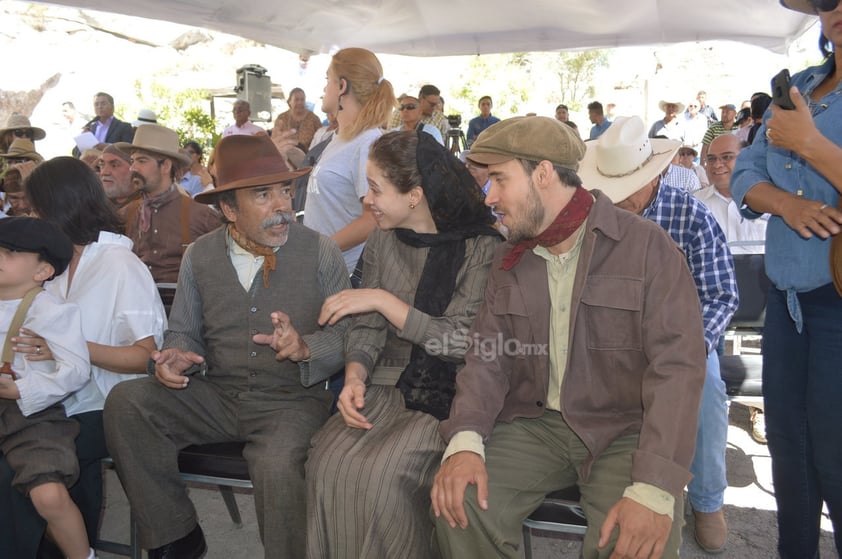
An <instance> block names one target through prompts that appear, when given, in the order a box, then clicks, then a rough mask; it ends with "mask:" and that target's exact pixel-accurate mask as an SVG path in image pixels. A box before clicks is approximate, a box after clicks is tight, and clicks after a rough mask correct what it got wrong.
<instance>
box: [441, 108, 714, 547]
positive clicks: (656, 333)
mask: <svg viewBox="0 0 842 559" xmlns="http://www.w3.org/2000/svg"><path fill="white" fill-rule="evenodd" d="M614 126H616V124H614V125H612V126H611V127H610V128H608V131H607V132H605V133H604V134H603V135H602V136H601V137H604V136H605V134H608V133H609V132H610V131H611V130H612V129H613V128H614ZM644 135H645V131H644ZM584 154H585V145H584V143H583V142H582V140H581V139H580V138H579V136H578V134H577V133H576V131H574V130H573V129H572V128H570V127H569V126H567V125H565V124H563V123H561V122H558V121H557V120H555V119H551V118H546V117H517V118H512V119H508V120H504V121H502V122H500V123H498V124H495V125H493V126H491V127H490V128H488V129H487V130H485V131H484V132H483V133H482V134H481V135H480V136H479V138H478V139H477V141H476V142H474V145H473V147H472V148H471V153H470V155H468V159H469V160H471V161H474V162H476V163H479V164H483V165H488V171H489V175H490V176H491V187H490V189H489V191H488V194H487V195H486V198H485V202H486V204H488V205H493V206H494V207H495V211H496V212H498V213H499V214H501V215H502V216H503V217H502V220H503V225H505V226H506V227H508V229H509V239H508V242H507V243H505V244H503V245H501V246H500V249H499V250H498V254H497V255H496V257H495V260H494V263H493V264H492V266H491V271H490V272H489V276H488V286H487V287H486V291H485V301H484V303H483V306H482V308H480V310H479V313H478V314H477V317H476V320H475V321H474V325H473V329H472V332H471V333H470V334H469V336H468V339H471V340H472V341H473V343H472V347H473V348H474V350H469V351H468V352H467V353H466V355H465V367H464V368H463V369H462V370H461V371H460V372H459V375H458V377H457V379H456V396H455V398H454V400H453V405H452V407H451V410H450V417H449V418H448V419H447V420H446V421H443V422H442V425H441V432H442V434H443V435H444V437H445V439H446V440H448V441H449V444H448V446H447V450H446V451H445V454H444V456H445V460H444V462H443V463H442V466H441V469H440V470H439V472H438V474H437V475H436V478H435V481H434V488H433V493H432V499H433V509H434V512H435V515H436V517H437V519H436V537H437V539H438V542H439V545H440V547H441V549H442V553H443V555H444V557H445V559H451V558H453V559H457V558H458V559H462V558H465V557H482V558H493V557H506V558H511V559H514V558H517V557H520V555H521V552H520V549H519V548H520V544H521V541H522V538H521V524H522V522H523V520H524V518H526V517H527V516H528V515H529V514H530V513H531V512H532V511H534V510H535V509H536V508H537V507H538V506H539V505H540V504H541V503H542V502H543V500H544V497H545V496H546V494H547V493H550V492H552V491H555V490H558V489H562V488H565V487H567V486H572V485H577V486H578V487H579V491H580V493H581V495H582V499H581V504H582V508H583V509H584V511H585V515H586V517H587V520H588V528H587V533H586V534H585V541H584V545H583V557H588V558H595V557H604V558H607V557H609V556H611V557H646V558H652V559H657V558H658V557H661V556H662V554H663V556H664V557H678V548H679V545H680V542H681V526H682V522H681V520H680V515H681V511H682V509H683V506H682V490H683V488H684V485H685V484H686V483H687V481H688V480H689V478H690V472H689V469H688V468H689V465H690V461H691V459H692V455H693V448H694V445H693V441H694V437H695V433H696V416H697V409H698V405H699V393H700V390H701V386H702V380H703V378H704V353H703V347H702V344H701V338H702V325H701V315H700V312H699V304H698V299H697V297H696V294H695V291H694V289H693V281H692V279H691V278H690V274H689V272H688V271H687V265H686V264H685V263H684V262H683V259H682V256H681V254H680V252H679V251H678V250H677V249H676V247H675V244H674V243H673V242H672V240H670V239H669V237H668V236H667V235H666V234H665V233H664V232H663V231H662V230H661V229H660V228H659V227H657V226H656V225H655V224H653V223H651V222H647V221H646V220H643V219H640V218H639V217H638V216H634V215H632V214H630V213H628V212H624V211H621V210H619V209H617V208H616V207H614V205H613V204H612V201H611V199H610V198H609V197H608V196H606V195H605V194H602V193H600V192H593V193H590V192H588V191H587V190H585V189H584V188H583V187H582V181H581V179H580V178H579V176H578V175H577V173H576V171H577V169H578V168H579V162H580V161H581V159H582V157H583V155H584ZM670 157H671V155H670ZM668 162H669V160H668V159H667V160H666V161H665V164H666V163H668ZM627 171H628V170H627ZM592 186H597V187H598V186H599V185H598V184H594V185H592ZM477 348H480V349H482V351H478V350H477ZM676 515H678V517H676Z"/></svg>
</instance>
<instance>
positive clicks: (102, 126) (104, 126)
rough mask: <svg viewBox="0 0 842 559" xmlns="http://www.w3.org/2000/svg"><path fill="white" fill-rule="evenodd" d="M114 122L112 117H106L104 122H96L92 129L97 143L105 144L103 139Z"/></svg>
mask: <svg viewBox="0 0 842 559" xmlns="http://www.w3.org/2000/svg"><path fill="white" fill-rule="evenodd" d="M112 122H114V115H111V116H110V117H108V120H106V121H105V122H100V121H97V125H96V128H94V136H95V137H96V139H97V140H98V141H99V143H101V144H102V143H105V137H106V136H107V135H108V129H109V128H111V123H112Z"/></svg>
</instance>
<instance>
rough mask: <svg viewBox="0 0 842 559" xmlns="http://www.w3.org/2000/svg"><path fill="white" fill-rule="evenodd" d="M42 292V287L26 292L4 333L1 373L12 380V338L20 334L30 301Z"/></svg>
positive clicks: (30, 304) (13, 375) (13, 357)
mask: <svg viewBox="0 0 842 559" xmlns="http://www.w3.org/2000/svg"><path fill="white" fill-rule="evenodd" d="M42 291H44V288H43V287H33V288H32V289H30V290H29V291H27V292H26V295H24V296H23V300H21V302H20V305H18V308H17V310H16V311H15V316H14V317H13V318H12V324H11V325H10V326H9V331H8V332H7V333H6V341H5V342H4V343H3V354H2V356H0V359H2V361H3V367H2V372H3V373H5V374H10V375H11V376H12V379H13V380H14V379H15V374H14V372H13V371H12V370H11V366H12V362H13V361H14V360H15V353H14V352H13V351H12V337H13V336H16V335H17V334H18V332H20V329H21V326H23V321H24V319H25V318H26V313H27V312H28V311H29V307H30V306H32V301H34V300H35V296H36V295H38V294H39V293H41V292H42Z"/></svg>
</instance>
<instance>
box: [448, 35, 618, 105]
mask: <svg viewBox="0 0 842 559" xmlns="http://www.w3.org/2000/svg"><path fill="white" fill-rule="evenodd" d="M608 53H609V51H607V50H583V51H565V52H519V53H512V54H487V55H482V56H475V57H474V58H473V59H472V60H471V61H470V63H469V64H468V65H467V66H466V68H465V70H464V71H463V72H462V75H461V76H460V77H461V83H460V86H459V87H457V88H455V89H452V90H451V91H449V92H448V93H447V94H445V95H448V94H449V98H450V99H452V102H451V101H450V100H448V105H449V106H448V110H447V112H448V113H453V112H459V113H461V114H463V116H464V117H466V118H472V117H473V116H474V115H475V114H476V113H477V112H478V110H477V106H476V103H477V101H478V100H479V98H480V97H481V96H483V95H491V97H492V98H493V99H494V109H493V112H494V113H495V114H496V115H497V116H499V117H501V118H505V117H508V116H513V115H518V114H524V113H525V112H526V111H527V110H539V108H540V107H547V108H546V109H545V110H547V111H550V110H552V109H554V108H555V106H556V105H557V104H558V103H565V104H567V105H568V106H569V107H570V109H571V110H574V111H575V110H580V109H581V108H582V107H584V106H585V105H586V104H587V103H589V102H590V101H591V100H592V98H593V96H594V95H595V91H594V86H593V83H594V77H595V74H596V72H597V71H599V70H600V69H601V68H604V67H606V66H607V65H608V63H609V56H608ZM553 78H555V79H553ZM468 115H470V116H468ZM545 116H553V115H552V114H549V113H548V114H546V115H545ZM463 120H464V119H463Z"/></svg>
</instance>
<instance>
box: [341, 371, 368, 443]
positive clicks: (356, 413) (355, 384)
mask: <svg viewBox="0 0 842 559" xmlns="http://www.w3.org/2000/svg"><path fill="white" fill-rule="evenodd" d="M336 407H337V408H338V409H339V413H341V414H342V419H344V420H345V425H347V426H348V427H353V428H354V429H366V430H367V429H371V428H372V427H373V425H372V424H371V423H370V422H369V421H368V419H366V417H365V416H364V415H363V414H361V413H360V410H362V409H363V408H365V382H364V381H362V380H361V379H359V378H357V377H354V376H350V375H346V376H345V386H344V387H342V392H340V393H339V399H338V400H337V401H336Z"/></svg>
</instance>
